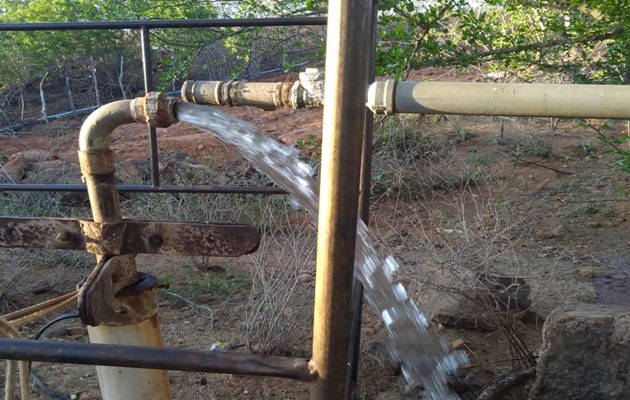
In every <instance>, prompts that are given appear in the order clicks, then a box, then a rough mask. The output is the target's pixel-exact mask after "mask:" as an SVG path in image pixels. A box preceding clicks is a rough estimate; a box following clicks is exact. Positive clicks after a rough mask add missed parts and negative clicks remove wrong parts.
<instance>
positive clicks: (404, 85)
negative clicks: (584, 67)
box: [367, 80, 630, 119]
mask: <svg viewBox="0 0 630 400" xmlns="http://www.w3.org/2000/svg"><path fill="white" fill-rule="evenodd" d="M628 104H630V88H629V87H628V86H621V85H558V84H555V85H552V84H526V83H459V82H406V81H401V82H397V81H395V80H386V81H379V82H375V83H373V84H372V85H370V88H369V89H368V102H367V106H368V108H370V109H371V110H372V111H373V112H374V113H376V114H395V113H401V114H460V115H503V116H520V117H560V118H604V119H627V118H630V109H629V108H628Z"/></svg>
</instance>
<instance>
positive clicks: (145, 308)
mask: <svg viewBox="0 0 630 400" xmlns="http://www.w3.org/2000/svg"><path fill="white" fill-rule="evenodd" d="M134 257H135V256H134V255H132V254H126V255H121V256H115V257H112V258H110V259H108V260H101V261H100V262H99V263H98V264H97V266H96V268H94V270H93V271H92V273H91V274H90V276H88V278H87V279H86V280H85V282H84V283H83V284H82V285H80V286H81V287H80V291H79V315H80V316H81V320H82V321H83V322H84V323H85V324H87V325H91V326H98V325H101V324H105V325H109V326H111V325H129V324H135V323H138V322H141V321H144V320H146V319H148V318H150V317H151V316H152V315H154V314H155V313H156V312H157V306H158V302H157V279H156V278H155V277H154V276H152V275H149V274H145V273H137V272H136V268H135V260H134Z"/></svg>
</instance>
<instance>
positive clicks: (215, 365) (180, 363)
mask: <svg viewBox="0 0 630 400" xmlns="http://www.w3.org/2000/svg"><path fill="white" fill-rule="evenodd" d="M0 359H7V360H28V361H41V362H49V363H64V364H81V365H103V366H110V367H124V368H142V369H159V370H171V371H193V372H210V373H220V374H242V375H259V376H277V377H283V378H289V379H297V380H301V381H306V382H308V381H312V380H314V379H316V375H314V374H313V373H312V372H311V370H310V367H309V365H308V361H307V360H306V359H302V358H289V357H277V356H265V355H258V354H249V353H230V352H223V353H222V352H215V351H208V350H187V349H172V348H159V347H148V346H128V345H114V344H97V343H72V342H55V341H41V340H27V339H0Z"/></svg>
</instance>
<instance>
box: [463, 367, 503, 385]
mask: <svg viewBox="0 0 630 400" xmlns="http://www.w3.org/2000/svg"><path fill="white" fill-rule="evenodd" d="M495 380H496V376H494V374H493V373H492V372H491V371H486V370H473V371H470V372H469V373H468V374H467V375H466V377H465V378H464V383H465V384H466V385H467V386H469V387H476V388H484V387H488V386H490V385H492V383H493V382H494V381H495Z"/></svg>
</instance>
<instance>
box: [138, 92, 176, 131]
mask: <svg viewBox="0 0 630 400" xmlns="http://www.w3.org/2000/svg"><path fill="white" fill-rule="evenodd" d="M176 101H177V99H176V98H175V97H170V96H168V95H166V94H165V93H162V92H151V93H149V94H147V95H146V96H145V97H138V98H136V99H133V100H131V105H130V107H131V114H132V117H133V119H134V120H135V121H136V122H140V123H143V124H149V125H151V126H154V127H156V128H168V127H169V126H171V125H173V124H175V123H177V119H176V118H175V112H174V110H173V109H174V106H175V102H176Z"/></svg>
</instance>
